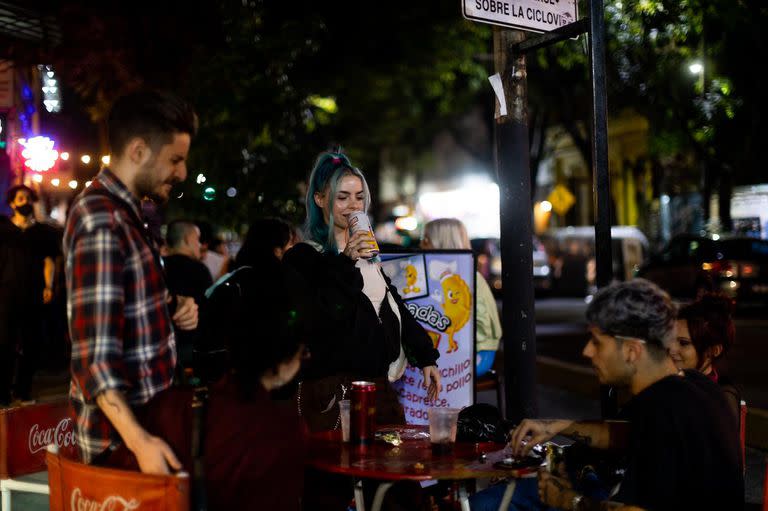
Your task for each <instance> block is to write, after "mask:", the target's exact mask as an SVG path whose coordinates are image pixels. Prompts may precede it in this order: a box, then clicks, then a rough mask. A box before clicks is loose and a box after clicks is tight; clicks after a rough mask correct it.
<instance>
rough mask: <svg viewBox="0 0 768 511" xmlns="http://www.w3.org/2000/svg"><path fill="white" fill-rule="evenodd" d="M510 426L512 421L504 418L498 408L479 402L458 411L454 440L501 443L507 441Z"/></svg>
mask: <svg viewBox="0 0 768 511" xmlns="http://www.w3.org/2000/svg"><path fill="white" fill-rule="evenodd" d="M512 427H513V424H512V422H510V421H507V420H504V419H503V418H502V417H501V412H499V409H498V408H496V407H495V406H491V405H487V404H484V403H479V404H475V405H472V406H468V407H466V408H464V409H463V410H462V411H460V412H459V419H458V421H457V424H456V441H457V442H496V443H500V444H503V443H506V442H507V436H508V435H509V432H510V431H511V430H512Z"/></svg>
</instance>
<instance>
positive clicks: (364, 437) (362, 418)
mask: <svg viewBox="0 0 768 511" xmlns="http://www.w3.org/2000/svg"><path fill="white" fill-rule="evenodd" d="M350 405H351V408H352V409H351V411H350V414H349V426H350V439H351V441H352V443H357V444H363V445H368V444H371V443H373V436H374V425H375V423H376V384H375V383H373V382H371V381H353V382H352V395H351V398H350Z"/></svg>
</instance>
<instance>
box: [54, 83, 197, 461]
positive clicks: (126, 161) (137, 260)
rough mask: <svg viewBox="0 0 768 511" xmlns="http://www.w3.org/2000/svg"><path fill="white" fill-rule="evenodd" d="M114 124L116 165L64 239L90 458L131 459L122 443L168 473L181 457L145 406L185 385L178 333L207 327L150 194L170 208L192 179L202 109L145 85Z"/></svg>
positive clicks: (116, 113)
mask: <svg viewBox="0 0 768 511" xmlns="http://www.w3.org/2000/svg"><path fill="white" fill-rule="evenodd" d="M108 130H109V144H110V148H111V156H112V158H111V159H112V163H111V164H110V166H109V167H108V168H107V167H105V168H104V169H102V171H101V172H99V174H98V175H97V176H96V178H95V179H94V180H93V184H92V185H91V186H90V187H88V188H86V189H85V190H84V191H83V192H82V193H81V194H80V195H78V197H77V198H76V199H75V201H74V202H73V203H72V207H71V208H70V211H69V216H68V218H67V225H66V229H65V234H64V254H65V261H66V263H65V273H66V277H67V311H68V319H69V331H70V336H71V338H72V360H71V373H72V380H71V384H70V391H69V397H70V402H71V404H72V408H73V410H74V416H75V417H76V430H77V443H78V447H79V450H80V457H81V459H82V461H83V462H85V463H88V464H94V465H101V466H120V465H121V464H122V463H123V460H120V459H118V458H116V457H115V453H116V452H118V451H119V450H120V447H121V446H122V447H125V449H124V450H123V451H124V452H126V453H127V455H128V456H130V457H134V458H135V462H136V463H137V465H138V467H139V468H140V469H141V471H142V472H145V473H150V474H167V473H169V469H176V470H178V469H179V468H180V464H179V461H178V459H177V458H176V456H175V454H174V453H173V451H172V450H171V449H170V448H169V447H168V444H167V443H166V442H165V441H163V440H162V439H161V438H158V437H157V436H154V435H151V434H149V433H147V431H146V430H145V429H144V428H142V427H141V425H140V424H139V422H138V421H137V420H136V415H135V411H137V410H138V409H140V408H141V407H142V405H144V404H146V403H147V402H148V401H149V400H150V399H152V397H154V396H155V395H156V394H158V393H159V392H161V391H163V390H165V389H167V388H168V387H170V386H171V384H172V383H173V378H174V373H175V370H176V340H175V335H174V328H177V329H180V330H192V329H194V328H196V327H197V322H198V312H197V304H195V301H194V300H193V299H192V298H190V297H185V296H176V297H175V299H172V298H173V297H171V296H170V294H169V293H168V289H167V287H166V284H165V279H164V277H163V269H162V264H161V260H160V253H159V250H158V246H157V243H156V240H155V238H154V236H152V235H151V233H150V232H149V229H148V228H147V226H146V222H145V221H144V219H143V218H142V215H141V211H142V209H141V202H140V201H141V200H142V199H144V198H145V197H148V198H150V199H152V200H153V201H154V202H157V203H165V202H167V201H168V199H169V197H170V194H171V190H172V189H173V186H174V185H175V184H177V183H180V182H182V181H184V180H185V179H186V177H187V167H186V159H187V154H188V153H189V146H190V143H191V140H192V136H193V135H194V133H195V132H196V131H197V116H196V115H195V112H194V111H193V110H192V108H191V107H190V106H189V104H187V103H186V102H185V101H183V100H181V99H180V98H178V97H176V96H174V95H172V94H169V93H166V92H160V91H138V92H134V93H131V94H128V95H125V96H123V97H121V98H118V99H117V101H115V103H114V105H113V107H112V110H111V112H110V114H109V120H108ZM174 304H175V307H173V308H174V310H173V311H171V310H170V308H169V307H170V306H171V305H174Z"/></svg>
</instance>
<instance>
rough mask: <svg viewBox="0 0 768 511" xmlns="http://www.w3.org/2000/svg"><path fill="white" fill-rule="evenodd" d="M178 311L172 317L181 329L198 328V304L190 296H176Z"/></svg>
mask: <svg viewBox="0 0 768 511" xmlns="http://www.w3.org/2000/svg"><path fill="white" fill-rule="evenodd" d="M176 303H177V305H176V313H175V314H174V315H173V317H172V318H171V319H172V320H173V323H174V324H175V325H176V326H177V327H178V328H179V330H194V329H195V328H197V304H196V303H195V300H194V298H190V297H189V296H177V297H176Z"/></svg>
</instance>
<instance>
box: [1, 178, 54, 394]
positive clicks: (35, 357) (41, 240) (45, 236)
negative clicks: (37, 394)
mask: <svg viewBox="0 0 768 511" xmlns="http://www.w3.org/2000/svg"><path fill="white" fill-rule="evenodd" d="M37 200H38V198H37V194H36V193H35V192H34V190H32V189H31V188H29V187H27V186H24V185H17V186H13V187H11V188H10V189H9V190H8V193H7V196H6V202H7V203H8V205H9V206H10V208H11V210H12V211H13V215H12V216H11V218H10V219H7V218H5V217H3V219H0V405H8V404H9V403H10V401H11V398H12V394H13V397H15V398H17V399H19V400H21V401H29V400H31V392H32V381H33V377H34V373H35V371H36V370H37V368H38V366H39V365H40V362H41V357H42V356H44V354H43V353H42V351H43V349H44V341H43V332H44V330H43V328H42V323H41V318H43V312H44V309H43V306H44V305H45V304H49V303H51V301H52V300H53V283H54V268H55V259H56V257H57V255H58V254H59V253H60V248H59V244H58V243H57V241H58V239H59V238H58V235H57V232H56V230H55V229H54V228H53V227H51V226H49V225H47V224H44V223H41V222H38V221H37V220H36V218H35V214H34V203H35V202H37ZM14 373H15V374H16V381H15V383H13V385H12V376H13V374H14ZM12 386H13V392H12V389H11V387H12Z"/></svg>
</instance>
